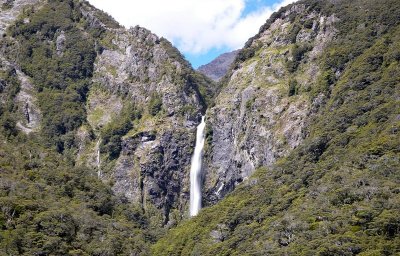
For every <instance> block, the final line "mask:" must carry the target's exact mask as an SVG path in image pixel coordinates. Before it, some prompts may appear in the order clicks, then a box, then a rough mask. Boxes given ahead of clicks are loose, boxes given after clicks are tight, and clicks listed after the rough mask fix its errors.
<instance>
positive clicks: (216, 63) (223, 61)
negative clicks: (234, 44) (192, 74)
mask: <svg viewBox="0 0 400 256" xmlns="http://www.w3.org/2000/svg"><path fill="white" fill-rule="evenodd" d="M238 53H239V50H235V51H232V52H227V53H223V54H221V55H219V56H218V57H217V58H215V59H214V60H213V61H211V62H210V63H208V64H205V65H202V66H200V67H199V68H198V69H197V70H198V71H199V72H201V73H203V74H204V75H206V76H207V77H209V78H211V79H212V80H214V81H218V80H219V79H221V78H222V77H223V76H224V75H225V74H226V72H227V71H228V69H229V67H230V65H231V64H232V63H233V61H234V60H235V58H236V55H237V54H238Z"/></svg>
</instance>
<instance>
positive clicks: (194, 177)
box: [190, 116, 206, 216]
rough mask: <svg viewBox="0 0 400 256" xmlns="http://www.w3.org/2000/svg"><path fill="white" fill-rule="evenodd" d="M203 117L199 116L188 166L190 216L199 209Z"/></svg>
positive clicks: (195, 213) (204, 125)
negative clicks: (194, 143)
mask: <svg viewBox="0 0 400 256" xmlns="http://www.w3.org/2000/svg"><path fill="white" fill-rule="evenodd" d="M204 119H205V117H204V116H203V117H202V118H201V123H200V124H199V125H198V126H197V133H196V147H195V148H194V153H193V156H192V163H191V166H190V216H195V215H197V213H198V212H199V211H200V209H201V160H202V156H203V147H204V128H205V127H206V123H205V121H204Z"/></svg>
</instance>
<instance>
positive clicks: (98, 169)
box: [96, 139, 101, 179]
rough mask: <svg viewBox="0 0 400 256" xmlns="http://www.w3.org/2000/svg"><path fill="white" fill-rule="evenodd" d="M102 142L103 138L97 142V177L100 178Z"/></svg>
mask: <svg viewBox="0 0 400 256" xmlns="http://www.w3.org/2000/svg"><path fill="white" fill-rule="evenodd" d="M100 143H101V139H99V140H98V141H97V143H96V165H97V177H98V178H99V179H100V178H101V169H100V166H101V163H100V161H101V159H100Z"/></svg>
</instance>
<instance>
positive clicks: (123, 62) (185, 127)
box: [67, 6, 205, 225]
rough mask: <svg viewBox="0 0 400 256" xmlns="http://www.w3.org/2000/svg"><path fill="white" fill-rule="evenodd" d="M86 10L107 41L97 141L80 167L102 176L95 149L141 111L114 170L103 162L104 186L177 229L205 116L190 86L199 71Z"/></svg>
mask: <svg viewBox="0 0 400 256" xmlns="http://www.w3.org/2000/svg"><path fill="white" fill-rule="evenodd" d="M82 8H83V11H82V12H83V13H84V15H85V16H86V17H89V18H90V20H91V23H92V24H93V26H100V27H103V28H104V29H106V34H107V36H106V37H105V39H103V42H102V49H101V50H100V51H99V52H98V56H97V59H96V62H95V72H94V76H93V87H92V88H91V89H90V92H89V97H88V103H87V113H88V122H89V124H90V125H91V128H92V129H93V130H94V133H95V138H94V139H93V140H92V141H91V142H90V145H86V146H84V147H82V148H83V149H85V150H83V151H84V152H81V154H80V159H87V160H86V164H87V165H90V166H93V167H94V168H97V166H96V154H97V153H96V152H97V149H98V147H96V143H95V142H96V141H98V140H101V133H102V130H103V129H104V127H106V126H107V125H108V124H112V122H113V121H114V120H116V119H118V117H119V115H120V113H121V110H122V109H123V108H124V106H126V105H127V104H133V105H135V106H137V107H138V108H140V109H141V110H142V113H141V114H142V118H141V119H140V120H138V121H137V122H135V123H134V125H133V126H134V127H133V129H132V130H131V131H129V132H128V134H126V135H125V136H124V137H123V138H122V144H121V147H122V151H121V153H120V155H119V157H118V158H117V159H116V160H114V161H113V162H111V163H109V162H107V159H106V156H104V155H101V156H100V159H101V161H100V162H101V164H100V169H101V173H102V175H101V178H102V179H103V180H104V181H110V182H112V183H113V190H114V192H115V193H117V194H119V195H123V196H125V197H126V198H127V199H128V200H129V201H130V202H132V203H134V204H137V205H140V206H141V207H142V208H143V209H144V210H145V212H147V213H149V215H152V216H153V217H154V218H153V219H157V220H154V223H158V225H167V224H168V225H169V224H170V223H176V218H179V219H180V218H182V217H183V216H186V214H187V211H188V200H189V197H188V195H189V191H188V188H189V170H190V159H191V153H192V148H193V147H194V139H195V132H196V126H197V124H198V122H199V119H198V118H199V117H200V116H201V114H200V113H201V111H202V110H203V109H204V108H205V105H204V103H203V100H202V96H201V95H200V94H199V92H198V88H197V84H195V82H193V81H191V80H189V79H188V77H189V76H191V74H190V72H194V71H193V70H191V68H190V65H189V64H188V63H186V62H185V61H184V60H183V59H180V57H179V56H178V57H177V54H178V53H177V51H176V50H175V49H173V48H172V46H171V45H170V43H169V42H167V41H166V40H165V39H160V38H158V37H157V36H156V35H154V34H152V33H151V32H150V31H148V30H146V29H144V28H141V27H138V26H137V27H134V28H130V29H129V30H126V29H124V28H108V27H106V26H103V25H102V24H101V22H100V21H98V20H97V19H96V15H95V14H94V12H95V11H96V10H95V9H92V8H91V7H90V6H83V7H82ZM67 40H68V39H67ZM155 96H157V97H159V98H160V101H161V107H160V108H161V110H160V112H159V113H158V114H156V115H155V116H153V115H152V114H150V112H149V110H148V108H149V104H150V103H151V100H152V98H154V97H155ZM177 216H178V217H177Z"/></svg>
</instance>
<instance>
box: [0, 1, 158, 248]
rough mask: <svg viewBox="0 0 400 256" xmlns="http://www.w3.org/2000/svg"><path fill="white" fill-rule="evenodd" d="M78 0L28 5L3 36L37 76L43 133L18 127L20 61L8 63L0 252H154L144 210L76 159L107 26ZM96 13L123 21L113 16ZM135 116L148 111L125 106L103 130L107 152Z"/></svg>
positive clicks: (1, 86) (1, 117)
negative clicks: (85, 12) (92, 21)
mask: <svg viewBox="0 0 400 256" xmlns="http://www.w3.org/2000/svg"><path fill="white" fill-rule="evenodd" d="M7 3H11V1H8V2H7ZM80 5H81V3H79V1H72V0H65V1H62V0H61V1H48V3H47V4H45V5H44V6H43V7H42V8H39V9H37V10H34V9H33V8H28V9H26V10H25V11H24V14H23V16H22V17H21V18H20V19H19V20H18V21H17V23H16V24H15V25H14V26H12V27H11V28H10V29H9V30H8V31H7V35H8V36H11V37H12V39H9V38H7V37H4V38H3V41H2V42H1V44H2V46H7V47H9V48H8V49H10V48H14V49H15V50H17V51H18V54H14V53H13V52H12V51H10V52H6V53H8V54H9V56H7V57H10V58H12V59H16V62H17V64H18V66H19V67H20V68H21V69H22V71H23V72H24V73H25V74H27V75H28V76H29V77H30V78H32V80H31V82H32V83H33V85H34V90H35V91H34V92H33V93H34V94H35V97H37V99H38V103H39V108H40V111H41V114H42V120H41V130H40V131H39V132H37V133H34V134H31V135H25V134H23V133H22V132H20V131H19V130H18V129H17V128H16V122H17V120H20V117H19V114H18V113H19V112H20V111H19V110H18V107H19V106H18V104H16V101H15V97H16V95H17V93H18V92H19V91H20V87H21V85H20V82H19V80H18V77H17V74H16V71H15V69H14V68H12V67H9V66H4V67H3V66H0V254H1V255H121V254H124V255H127V254H133V255H146V254H147V252H148V251H149V250H148V245H147V243H146V242H145V239H152V238H151V237H152V235H151V234H150V233H149V232H147V231H146V232H144V230H148V229H147V225H148V222H147V220H146V217H145V216H144V215H143V210H142V209H140V208H137V207H136V206H133V205H131V204H130V203H129V202H127V200H126V199H124V198H122V197H116V196H115V195H114V194H113V192H112V191H111V186H110V185H109V184H106V183H103V182H102V181H101V180H99V179H98V177H97V174H96V171H95V170H93V169H89V168H86V167H83V166H76V165H75V160H76V152H77V147H78V145H77V144H76V143H77V142H76V137H75V134H76V131H77V129H78V128H79V127H81V126H82V125H83V124H85V122H86V110H85V104H86V97H87V92H88V89H89V86H91V77H92V73H93V64H94V60H95V58H96V54H97V53H96V47H95V40H96V39H101V37H102V36H103V33H104V30H103V29H102V28H101V27H93V26H89V23H88V21H87V20H86V19H85V17H83V16H82V13H81V11H80ZM11 7H12V6H10V7H9V8H11ZM2 8H5V6H4V5H3V6H2ZM98 14H99V19H101V20H102V21H103V22H105V23H107V24H108V25H109V26H113V27H117V25H118V24H117V23H115V22H114V21H113V20H112V19H111V18H110V17H109V16H108V15H106V14H102V13H101V12H99V13H98ZM24 18H28V19H29V20H30V22H29V23H25V22H23V19H24ZM113 24H114V25H113ZM63 35H64V36H65V39H66V40H64V41H63V40H62V37H63ZM7 40H8V41H7ZM13 40H14V41H13ZM58 41H60V42H59V43H58ZM13 42H18V43H14V44H13ZM6 49H7V48H6ZM136 118H140V113H138V111H136V109H135V108H134V107H133V106H130V105H129V104H127V105H126V106H125V108H124V109H123V110H122V111H121V115H120V118H119V119H118V120H117V121H116V122H114V123H113V124H112V125H110V127H105V129H104V131H103V133H104V134H102V135H103V137H104V139H103V144H102V149H103V150H104V151H105V152H106V153H107V154H108V155H109V157H110V158H112V157H115V155H116V154H119V151H118V150H120V149H119V148H118V147H120V144H121V143H120V139H121V136H122V135H123V134H125V133H126V132H127V130H129V129H130V128H131V125H132V124H131V121H132V120H134V119H136ZM111 126H112V127H111ZM121 134H122V135H121ZM115 141H117V143H115ZM116 144H118V145H117V146H116Z"/></svg>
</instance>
